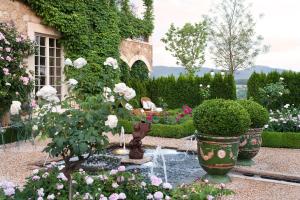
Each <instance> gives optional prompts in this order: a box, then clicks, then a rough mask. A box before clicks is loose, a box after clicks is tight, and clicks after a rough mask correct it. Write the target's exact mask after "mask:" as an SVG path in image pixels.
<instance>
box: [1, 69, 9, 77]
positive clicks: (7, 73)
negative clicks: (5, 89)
mask: <svg viewBox="0 0 300 200" xmlns="http://www.w3.org/2000/svg"><path fill="white" fill-rule="evenodd" d="M3 73H4V75H5V76H8V75H9V74H10V73H9V69H8V68H3Z"/></svg>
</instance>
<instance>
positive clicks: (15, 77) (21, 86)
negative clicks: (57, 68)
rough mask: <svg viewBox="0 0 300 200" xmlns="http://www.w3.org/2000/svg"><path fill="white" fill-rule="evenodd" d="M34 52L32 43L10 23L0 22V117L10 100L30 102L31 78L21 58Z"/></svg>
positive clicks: (8, 106)
mask: <svg viewBox="0 0 300 200" xmlns="http://www.w3.org/2000/svg"><path fill="white" fill-rule="evenodd" d="M33 53H34V44H33V43H32V42H31V41H30V40H29V39H27V38H25V37H24V36H23V35H20V34H19V33H18V32H17V30H16V28H15V27H14V26H13V25H11V24H6V23H0V117H1V116H2V115H3V114H4V113H5V112H7V111H8V110H9V108H10V105H11V103H12V101H19V102H21V103H22V104H26V103H27V104H29V103H30V99H31V98H30V93H31V92H32V89H33V78H32V76H31V74H30V73H28V70H27V69H26V68H27V66H26V65H25V64H24V63H23V59H24V58H25V57H27V56H29V55H31V54H33Z"/></svg>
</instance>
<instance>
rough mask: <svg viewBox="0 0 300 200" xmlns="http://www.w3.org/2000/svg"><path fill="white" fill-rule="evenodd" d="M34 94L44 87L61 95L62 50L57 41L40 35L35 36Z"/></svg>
mask: <svg viewBox="0 0 300 200" xmlns="http://www.w3.org/2000/svg"><path fill="white" fill-rule="evenodd" d="M35 42H36V49H37V51H36V53H35V61H34V65H35V72H34V73H35V93H36V92H37V91H38V90H39V89H40V88H42V87H43V86H44V85H51V86H52V87H54V88H56V90H57V95H58V97H59V98H61V95H62V92H61V91H62V66H63V65H62V48H61V46H60V44H59V42H58V39H56V38H53V37H48V36H45V35H41V34H36V35H35Z"/></svg>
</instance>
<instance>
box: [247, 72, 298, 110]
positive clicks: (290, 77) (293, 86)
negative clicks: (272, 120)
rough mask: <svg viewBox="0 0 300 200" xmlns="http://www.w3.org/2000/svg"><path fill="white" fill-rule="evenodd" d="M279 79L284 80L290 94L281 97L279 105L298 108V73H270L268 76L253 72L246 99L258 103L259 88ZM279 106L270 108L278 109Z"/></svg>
mask: <svg viewBox="0 0 300 200" xmlns="http://www.w3.org/2000/svg"><path fill="white" fill-rule="evenodd" d="M280 77H283V78H284V81H283V82H284V84H285V85H286V88H287V89H289V91H290V94H286V95H283V98H282V102H281V104H282V105H284V104H294V105H296V106H300V73H299V72H292V71H285V72H283V73H278V72H276V71H275V72H271V73H269V74H264V73H256V72H254V73H253V74H252V75H251V77H250V78H249V80H248V83H247V87H248V92H247V97H248V98H252V99H253V100H255V101H257V102H259V100H260V97H259V88H263V87H265V86H266V85H267V84H269V83H276V82H278V81H279V79H280ZM280 106H281V105H272V107H274V108H275V109H276V108H279V107H280Z"/></svg>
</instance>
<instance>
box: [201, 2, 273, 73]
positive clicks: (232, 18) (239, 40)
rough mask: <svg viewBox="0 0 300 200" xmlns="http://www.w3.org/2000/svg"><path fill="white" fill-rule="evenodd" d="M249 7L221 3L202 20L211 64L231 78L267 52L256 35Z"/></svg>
mask: <svg viewBox="0 0 300 200" xmlns="http://www.w3.org/2000/svg"><path fill="white" fill-rule="evenodd" d="M250 7H251V5H250V4H246V2H245V0H222V1H221V2H220V3H219V4H216V5H215V7H214V8H213V9H212V10H211V12H210V13H212V15H211V16H207V17H206V20H207V22H208V24H209V28H208V33H209V41H210V42H211V47H210V50H211V53H212V55H213V60H214V61H215V64H216V65H217V66H218V67H222V68H223V69H225V70H227V71H229V73H231V74H234V72H235V71H237V70H239V69H245V68H247V67H251V66H253V63H254V59H255V57H257V56H258V55H259V54H260V53H263V52H266V51H267V50H268V47H267V46H265V45H262V40H263V37H262V36H261V35H256V32H255V28H256V22H255V20H254V18H253V16H252V14H251V12H250Z"/></svg>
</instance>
